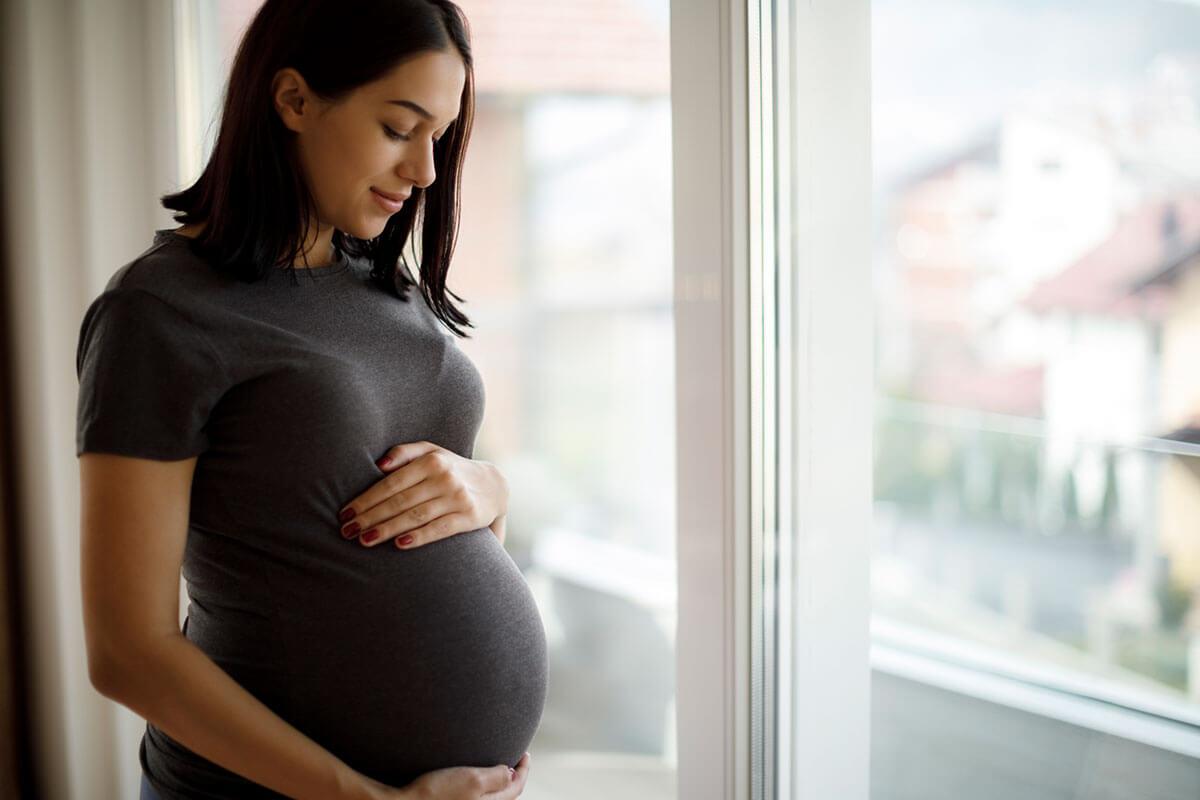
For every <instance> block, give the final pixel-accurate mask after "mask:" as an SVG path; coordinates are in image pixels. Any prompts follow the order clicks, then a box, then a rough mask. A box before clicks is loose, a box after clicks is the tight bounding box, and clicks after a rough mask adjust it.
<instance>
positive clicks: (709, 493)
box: [671, 0, 873, 800]
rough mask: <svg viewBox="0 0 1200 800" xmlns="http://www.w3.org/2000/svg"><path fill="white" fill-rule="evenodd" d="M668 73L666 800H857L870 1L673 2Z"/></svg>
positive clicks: (864, 765)
mask: <svg viewBox="0 0 1200 800" xmlns="http://www.w3.org/2000/svg"><path fill="white" fill-rule="evenodd" d="M796 5H799V4H796ZM764 22H765V23H766V24H763V23H764ZM772 64H774V65H777V66H776V67H775V68H774V69H773V70H772V69H771V66H770V65H772ZM760 67H765V68H763V69H760ZM671 74H672V88H671V101H672V113H673V159H674V208H675V221H674V225H675V232H674V233H675V295H676V296H675V325H676V328H675V330H676V393H677V394H676V404H677V406H676V408H677V426H678V438H677V442H678V444H677V455H678V486H679V502H678V521H679V537H678V546H677V557H678V566H679V573H678V574H679V604H678V610H679V617H678V634H677V638H676V642H677V645H676V646H677V651H676V658H677V664H678V667H677V686H676V696H677V725H678V748H679V776H678V780H679V784H678V786H679V794H678V796H679V797H680V798H723V799H724V800H751V799H753V800H760V798H770V797H788V798H797V800H823V799H824V798H830V797H837V798H839V799H843V800H867V797H868V792H869V769H868V767H869V741H870V736H869V710H870V701H869V686H870V680H869V678H870V671H869V663H868V625H869V614H870V595H869V581H868V577H869V551H868V543H869V532H870V526H871V514H872V509H871V470H870V463H871V462H870V458H871V453H870V448H871V428H872V424H871V420H872V415H871V402H872V397H873V374H872V355H871V316H872V313H871V282H870V281H871V271H870V242H869V238H870V237H869V235H868V233H867V231H868V230H869V225H868V224H867V223H868V222H869V220H870V193H871V169H870V126H869V117H870V5H869V0H813V2H810V3H808V4H806V5H805V6H804V7H803V8H796V7H794V6H792V5H789V4H786V3H779V4H773V3H771V2H769V0H764V2H761V3H760V2H758V0H751V1H750V2H749V3H748V4H739V3H736V2H733V1H732V0H675V2H672V5H671ZM793 96H795V97H799V98H801V99H800V100H799V101H797V102H796V103H795V104H792V103H791V102H790V98H791V97H793ZM763 120H765V121H763ZM794 143H800V144H794ZM793 149H794V151H795V155H794V157H793V152H792V151H793ZM776 175H780V176H783V177H782V179H781V180H778V182H777V178H776ZM781 190H783V191H781ZM764 264H766V265H767V268H765V269H764V268H763V265H764ZM776 265H778V269H776V268H775V267H776ZM776 313H777V314H778V325H779V332H780V336H779V339H778V343H777V344H776V346H775V347H774V348H771V347H767V346H765V345H764V341H771V340H769V339H765V338H764V337H765V335H767V334H769V333H770V332H771V331H772V330H773V328H772V326H773V324H774V323H775V320H774V318H773V317H774V315H775V314H776ZM773 343H774V342H773ZM772 350H774V353H773V352H772ZM772 356H775V357H774V358H773V357H772ZM776 431H777V432H778V433H777V434H776V433H775V432H776ZM776 438H778V441H780V442H785V443H787V445H788V446H785V447H780V448H779V450H778V452H776V450H775V446H774V444H773V442H772V441H771V440H774V439H776ZM773 487H775V488H777V489H778V493H777V494H776V493H775V491H774V490H773ZM777 531H779V532H781V533H782V535H777V533H776V532H777ZM772 610H773V611H774V612H777V616H776V617H775V619H774V623H775V624H774V626H772V625H771V624H770V622H771V616H770V612H771V611H772ZM764 621H766V622H767V623H768V624H767V625H765V626H764V625H763V624H762V623H763V622H764Z"/></svg>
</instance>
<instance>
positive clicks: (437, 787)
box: [378, 753, 529, 800]
mask: <svg viewBox="0 0 1200 800" xmlns="http://www.w3.org/2000/svg"><path fill="white" fill-rule="evenodd" d="M528 777H529V753H526V754H525V755H523V756H522V757H521V760H520V761H518V762H517V767H516V770H510V769H509V768H508V767H506V766H504V765H503V764H501V765H499V766H495V767H449V768H447V769H439V770H434V771H433V772H426V773H425V774H424V775H422V776H421V777H419V778H417V779H416V780H415V781H413V782H412V783H410V784H408V785H407V786H405V787H404V788H403V789H385V790H384V792H383V793H382V794H379V795H378V797H379V798H380V800H513V799H514V798H516V797H520V796H521V792H523V791H524V790H525V780H526V778H528Z"/></svg>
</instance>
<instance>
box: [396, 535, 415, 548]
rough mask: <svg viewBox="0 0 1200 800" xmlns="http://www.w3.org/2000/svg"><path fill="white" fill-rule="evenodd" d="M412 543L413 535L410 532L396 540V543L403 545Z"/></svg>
mask: <svg viewBox="0 0 1200 800" xmlns="http://www.w3.org/2000/svg"><path fill="white" fill-rule="evenodd" d="M412 543H413V537H412V536H410V535H408V534H405V535H404V536H401V537H400V538H399V539H397V540H396V544H398V545H401V546H403V545H406V544H412Z"/></svg>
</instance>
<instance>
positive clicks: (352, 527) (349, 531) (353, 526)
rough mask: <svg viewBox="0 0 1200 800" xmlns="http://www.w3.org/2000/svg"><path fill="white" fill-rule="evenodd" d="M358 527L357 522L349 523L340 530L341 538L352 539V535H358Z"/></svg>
mask: <svg viewBox="0 0 1200 800" xmlns="http://www.w3.org/2000/svg"><path fill="white" fill-rule="evenodd" d="M359 527H360V526H359V524H358V523H357V522H351V523H350V524H349V525H347V526H346V527H344V528H342V536H345V537H346V538H347V539H350V538H352V537H353V536H354V534H356V533H358V529H359Z"/></svg>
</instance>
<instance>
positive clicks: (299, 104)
mask: <svg viewBox="0 0 1200 800" xmlns="http://www.w3.org/2000/svg"><path fill="white" fill-rule="evenodd" d="M271 100H272V102H274V104H275V113H277V114H279V118H280V119H281V120H283V124H284V125H285V126H286V127H287V129H288V130H290V131H295V132H297V133H298V132H300V131H301V130H303V129H304V125H305V123H306V122H307V121H308V120H309V119H311V118H312V116H313V109H314V106H315V105H316V103H315V101H314V98H313V95H312V92H311V91H309V88H308V83H307V82H305V80H304V76H303V75H301V74H300V73H299V72H297V71H296V70H294V69H292V68H291V67H285V68H283V69H281V70H279V72H276V73H275V77H274V78H273V79H272V80H271Z"/></svg>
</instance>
